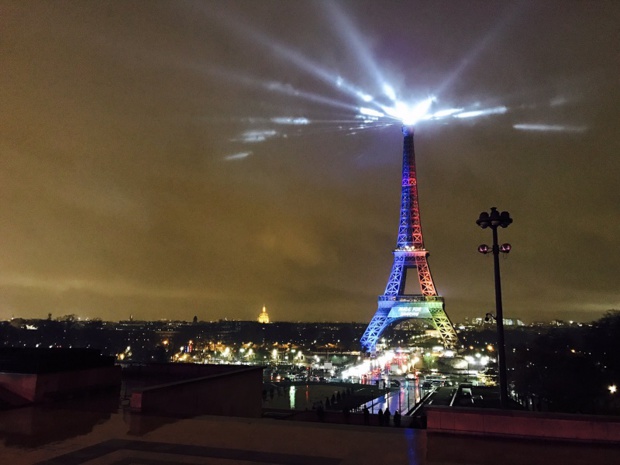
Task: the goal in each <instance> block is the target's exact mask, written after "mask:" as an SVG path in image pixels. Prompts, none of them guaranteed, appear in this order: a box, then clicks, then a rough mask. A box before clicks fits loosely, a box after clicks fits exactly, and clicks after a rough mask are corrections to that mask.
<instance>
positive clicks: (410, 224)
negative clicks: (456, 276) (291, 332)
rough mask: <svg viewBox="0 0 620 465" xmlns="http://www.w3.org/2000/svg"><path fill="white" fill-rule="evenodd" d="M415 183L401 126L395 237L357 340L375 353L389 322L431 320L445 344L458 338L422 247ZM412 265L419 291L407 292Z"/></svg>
mask: <svg viewBox="0 0 620 465" xmlns="http://www.w3.org/2000/svg"><path fill="white" fill-rule="evenodd" d="M417 183H418V181H417V175H416V166H415V151H414V148H413V127H412V126H403V175H402V189H401V200H400V223H399V226H398V238H397V240H396V248H395V249H394V252H393V254H394V263H393V265H392V271H391V273H390V277H389V279H388V283H387V286H386V287H385V292H384V293H383V295H380V296H379V303H378V308H377V311H376V312H375V315H374V316H373V317H372V320H371V321H370V323H369V324H368V327H367V328H366V331H364V335H363V336H362V338H361V340H360V343H361V345H362V350H363V351H365V352H368V353H375V351H376V346H377V341H378V340H379V337H381V334H382V333H383V332H384V331H385V329H386V328H387V327H388V326H389V325H391V324H393V323H396V322H398V321H401V320H407V319H414V318H416V319H426V320H430V321H431V322H432V324H433V326H434V327H435V328H436V329H437V330H438V331H439V334H440V335H441V338H442V341H443V345H444V347H446V348H449V349H453V348H455V346H456V343H457V341H458V339H457V335H456V331H455V330H454V327H453V326H452V323H451V322H450V319H449V318H448V315H447V314H446V312H445V310H444V301H443V297H441V296H439V295H438V294H437V290H436V289H435V284H434V283H433V277H432V276H431V271H430V269H429V266H428V255H429V253H428V252H427V250H426V249H425V248H424V239H423V237H422V224H421V222H420V208H419V204H418V185H417ZM414 269H415V270H416V271H417V273H416V275H415V276H417V279H418V282H419V284H420V293H419V294H417V293H416V294H407V293H405V292H406V290H405V284H406V282H407V274H408V273H409V272H410V271H411V270H414ZM410 279H412V278H411V277H410Z"/></svg>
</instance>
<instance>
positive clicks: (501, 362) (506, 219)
mask: <svg viewBox="0 0 620 465" xmlns="http://www.w3.org/2000/svg"><path fill="white" fill-rule="evenodd" d="M511 223H512V218H510V213H508V212H506V211H504V212H501V213H500V212H498V211H497V208H495V207H491V213H490V214H489V213H487V212H482V213H480V217H479V218H478V220H476V224H477V225H478V226H480V227H481V228H482V229H486V228H491V230H492V231H493V246H492V248H489V246H488V245H486V244H483V245H481V246H479V247H478V252H480V253H482V254H487V253H489V252H492V253H493V264H494V271H495V311H496V314H495V315H494V316H493V315H489V314H487V318H494V319H495V323H496V324H497V362H498V369H499V370H498V371H499V400H500V404H501V407H502V408H508V382H507V379H506V351H505V344H504V312H503V309H502V285H501V280H500V275H499V253H500V252H502V253H508V252H510V249H511V246H510V244H502V245H501V246H499V245H498V244H497V228H500V227H501V228H507V227H508V226H509V225H510V224H511Z"/></svg>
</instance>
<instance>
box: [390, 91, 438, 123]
mask: <svg viewBox="0 0 620 465" xmlns="http://www.w3.org/2000/svg"><path fill="white" fill-rule="evenodd" d="M434 101H435V97H429V98H427V99H426V100H423V101H422V102H420V103H418V104H416V105H407V104H406V103H404V102H401V101H397V102H395V103H394V106H392V107H383V110H384V111H385V113H386V114H387V115H388V116H391V117H392V118H394V119H397V120H400V121H401V122H402V123H403V124H404V125H405V126H412V125H414V124H415V123H417V122H418V121H420V120H422V119H425V118H426V117H427V116H428V112H429V110H430V108H431V105H432V104H433V102H434Z"/></svg>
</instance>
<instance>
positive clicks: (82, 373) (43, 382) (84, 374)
mask: <svg viewBox="0 0 620 465" xmlns="http://www.w3.org/2000/svg"><path fill="white" fill-rule="evenodd" d="M120 383H121V368H120V367H118V366H110V367H98V368H92V369H87V370H76V371H64V372H58V373H39V374H28V373H0V387H2V389H3V390H5V391H7V392H8V393H12V394H14V395H16V396H18V397H20V398H22V399H25V400H27V401H29V402H42V401H44V400H47V399H51V398H56V397H62V396H63V395H66V394H69V393H72V392H84V391H88V390H91V389H97V388H107V387H113V386H120Z"/></svg>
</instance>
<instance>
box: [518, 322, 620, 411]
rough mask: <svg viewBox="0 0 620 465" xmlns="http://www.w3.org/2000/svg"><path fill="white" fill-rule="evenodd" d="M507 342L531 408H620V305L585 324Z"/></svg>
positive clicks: (520, 392) (520, 391)
mask: <svg viewBox="0 0 620 465" xmlns="http://www.w3.org/2000/svg"><path fill="white" fill-rule="evenodd" d="M513 343H514V345H512V346H511V345H508V347H507V349H508V350H507V359H508V366H509V373H508V378H509V382H511V383H512V385H513V387H514V391H515V392H516V394H517V395H518V396H519V397H521V398H522V399H528V400H529V401H530V402H531V404H532V406H533V408H535V409H541V410H549V411H554V412H567V413H592V414H614V415H618V414H620V393H618V392H614V391H615V389H614V386H617V387H618V388H620V311H616V310H614V311H609V312H607V314H606V315H605V316H604V317H603V318H601V319H600V320H597V321H595V322H593V323H592V324H591V325H585V326H583V327H572V326H571V327H558V328H553V329H549V330H547V331H545V332H544V333H542V334H540V335H538V336H537V337H535V338H534V339H533V340H530V341H527V343H524V342H520V341H513Z"/></svg>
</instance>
